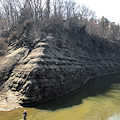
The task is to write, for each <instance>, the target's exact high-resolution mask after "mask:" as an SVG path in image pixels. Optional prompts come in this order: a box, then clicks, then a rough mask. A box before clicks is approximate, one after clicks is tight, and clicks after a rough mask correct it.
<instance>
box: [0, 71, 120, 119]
mask: <svg viewBox="0 0 120 120" xmlns="http://www.w3.org/2000/svg"><path fill="white" fill-rule="evenodd" d="M24 109H26V110H27V113H28V117H27V120H120V73H116V74H112V75H108V76H105V77H101V78H96V79H92V80H90V81H89V82H88V83H87V84H86V86H84V87H83V88H81V89H78V90H76V91H74V92H72V93H70V94H68V95H65V96H63V97H60V98H57V99H55V100H51V101H49V102H47V103H42V104H40V105H37V106H35V107H31V108H23V109H18V110H14V111H10V112H0V120H21V119H22V113H23V110H24Z"/></svg>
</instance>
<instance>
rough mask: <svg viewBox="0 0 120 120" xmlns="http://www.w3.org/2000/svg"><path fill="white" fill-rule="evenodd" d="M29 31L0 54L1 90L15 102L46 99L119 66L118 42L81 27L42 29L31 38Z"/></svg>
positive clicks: (70, 89)
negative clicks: (93, 33)
mask: <svg viewBox="0 0 120 120" xmlns="http://www.w3.org/2000/svg"><path fill="white" fill-rule="evenodd" d="M30 34H31V33H26V32H25V31H24V33H22V34H21V36H20V37H19V39H18V38H17V37H16V38H14V41H13V43H12V42H11V43H10V45H9V50H8V53H7V54H6V55H4V56H2V57H1V58H0V84H1V93H3V94H5V93H6V94H7V92H8V91H9V92H10V91H11V92H12V93H13V94H14V96H15V98H17V100H16V99H15V101H16V102H18V103H24V104H26V103H31V102H36V101H44V100H48V99H50V98H54V97H56V96H60V95H63V94H65V93H68V92H70V91H72V90H74V89H76V88H78V87H80V86H82V85H83V84H85V83H86V81H87V80H89V79H91V78H93V77H96V76H99V75H104V74H108V73H111V72H114V71H117V70H120V56H119V52H120V46H119V43H115V42H112V41H108V40H103V39H100V38H98V37H92V36H90V35H89V34H87V33H86V32H85V31H84V30H78V31H76V32H71V31H67V32H66V31H63V32H58V33H55V34H50V33H47V34H45V33H42V34H40V35H39V36H37V37H35V38H32V40H31V38H29V37H30ZM11 41H12V39H11ZM6 96H7V95H6ZM8 97H9V96H8ZM8 99H10V98H8Z"/></svg>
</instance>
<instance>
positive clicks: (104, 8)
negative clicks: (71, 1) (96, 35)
mask: <svg viewBox="0 0 120 120" xmlns="http://www.w3.org/2000/svg"><path fill="white" fill-rule="evenodd" d="M75 2H76V3H78V4H80V5H82V4H83V5H85V6H86V7H89V9H92V10H93V11H94V12H95V14H96V16H97V18H101V17H102V16H104V17H105V18H107V19H108V20H109V21H111V22H115V23H116V24H118V23H120V0H75Z"/></svg>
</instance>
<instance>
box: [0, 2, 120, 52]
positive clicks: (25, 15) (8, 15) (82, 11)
mask: <svg viewBox="0 0 120 120" xmlns="http://www.w3.org/2000/svg"><path fill="white" fill-rule="evenodd" d="M0 7H1V11H0V33H1V34H2V33H3V32H5V31H10V30H12V29H14V28H17V27H19V26H21V25H22V24H23V23H25V22H26V21H31V20H32V21H34V23H35V24H37V25H39V27H41V28H42V27H43V28H44V27H45V26H48V25H49V26H51V25H52V24H65V23H67V24H74V25H75V26H77V27H83V26H85V27H84V29H85V30H86V31H87V32H88V33H89V34H92V35H98V36H99V37H101V38H105V39H109V40H113V41H116V40H117V41H119V40H120V26H119V25H116V24H115V23H114V22H110V21H109V20H108V19H107V18H105V17H102V18H101V19H97V18H96V16H95V13H94V11H92V10H90V9H89V8H87V7H86V6H84V5H78V4H76V3H75V2H74V0H0ZM1 46H2V47H1ZM3 46H4V47H3ZM5 48H6V47H5V43H4V40H2V38H1V39H0V50H2V49H5Z"/></svg>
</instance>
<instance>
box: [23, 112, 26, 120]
mask: <svg viewBox="0 0 120 120" xmlns="http://www.w3.org/2000/svg"><path fill="white" fill-rule="evenodd" d="M23 120H27V112H26V110H24V112H23Z"/></svg>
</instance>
